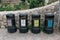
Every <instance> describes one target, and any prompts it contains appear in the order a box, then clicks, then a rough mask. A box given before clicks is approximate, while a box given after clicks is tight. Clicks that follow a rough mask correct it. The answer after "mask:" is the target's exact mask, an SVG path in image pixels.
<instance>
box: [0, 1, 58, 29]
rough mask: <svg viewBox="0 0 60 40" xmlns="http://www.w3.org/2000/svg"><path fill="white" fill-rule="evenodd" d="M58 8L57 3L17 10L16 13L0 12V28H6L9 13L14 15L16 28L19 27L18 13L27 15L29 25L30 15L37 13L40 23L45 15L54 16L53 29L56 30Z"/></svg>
mask: <svg viewBox="0 0 60 40" xmlns="http://www.w3.org/2000/svg"><path fill="white" fill-rule="evenodd" d="M58 7H59V1H57V2H55V3H52V4H50V5H46V6H43V7H39V8H34V9H28V10H18V11H1V12H0V28H5V27H7V21H6V20H7V19H6V14H9V13H12V14H15V20H16V26H17V27H19V14H20V13H27V14H28V23H29V24H31V15H32V14H33V13H39V14H40V15H41V23H43V22H44V14H45V13H54V15H55V18H54V19H55V21H54V29H56V26H57V22H58V10H59V8H58ZM56 30H57V29H56Z"/></svg>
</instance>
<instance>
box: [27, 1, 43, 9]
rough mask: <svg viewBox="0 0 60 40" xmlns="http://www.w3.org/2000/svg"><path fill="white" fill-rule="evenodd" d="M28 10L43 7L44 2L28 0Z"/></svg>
mask: <svg viewBox="0 0 60 40" xmlns="http://www.w3.org/2000/svg"><path fill="white" fill-rule="evenodd" d="M28 2H29V4H30V8H35V7H39V6H44V0H28Z"/></svg>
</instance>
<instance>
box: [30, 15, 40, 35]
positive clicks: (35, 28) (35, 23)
mask: <svg viewBox="0 0 60 40" xmlns="http://www.w3.org/2000/svg"><path fill="white" fill-rule="evenodd" d="M31 32H32V33H34V34H38V33H40V15H39V14H33V15H32V28H31Z"/></svg>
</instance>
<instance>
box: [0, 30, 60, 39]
mask: <svg viewBox="0 0 60 40" xmlns="http://www.w3.org/2000/svg"><path fill="white" fill-rule="evenodd" d="M0 40H60V35H59V34H55V33H53V34H50V35H48V34H45V33H43V32H41V33H40V34H33V33H31V32H28V33H26V34H21V33H19V32H18V31H17V32H16V33H8V32H7V30H6V29H0Z"/></svg>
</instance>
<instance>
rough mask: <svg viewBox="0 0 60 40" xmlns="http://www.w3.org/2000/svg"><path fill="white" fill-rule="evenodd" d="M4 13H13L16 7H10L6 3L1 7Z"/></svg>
mask: <svg viewBox="0 0 60 40" xmlns="http://www.w3.org/2000/svg"><path fill="white" fill-rule="evenodd" d="M1 7H2V8H3V9H4V11H12V10H15V8H14V7H12V6H10V5H9V4H8V3H4V4H3V5H2V6H1Z"/></svg>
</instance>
